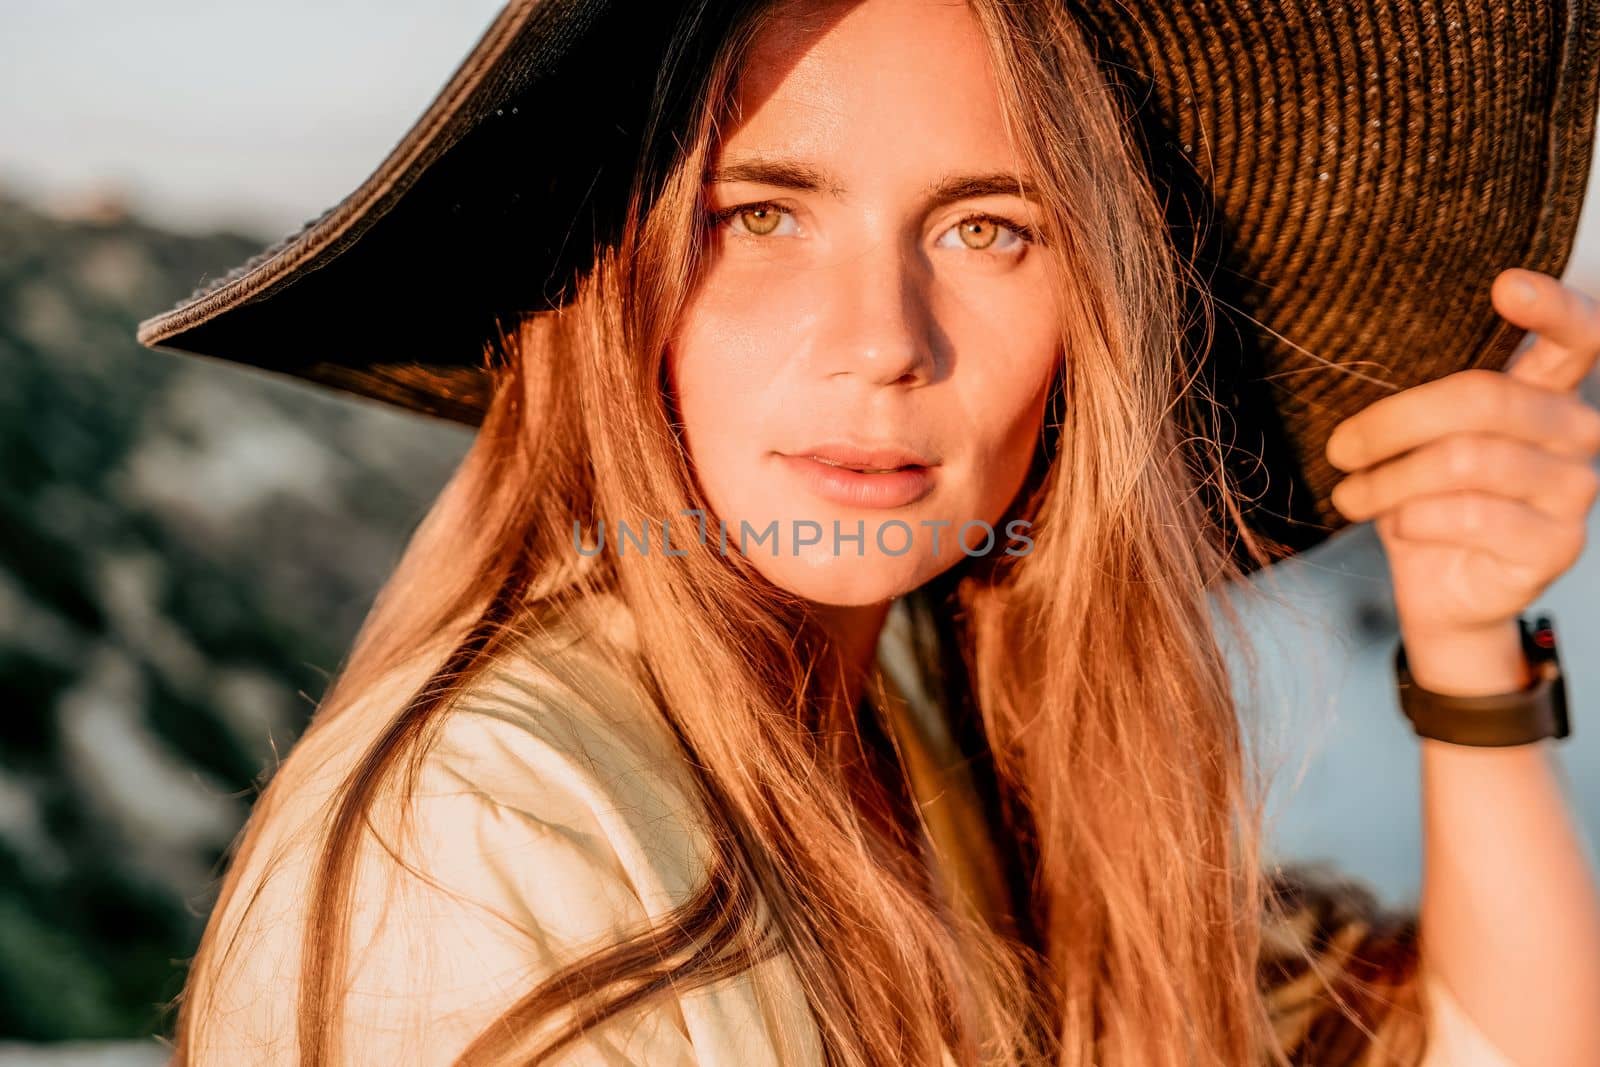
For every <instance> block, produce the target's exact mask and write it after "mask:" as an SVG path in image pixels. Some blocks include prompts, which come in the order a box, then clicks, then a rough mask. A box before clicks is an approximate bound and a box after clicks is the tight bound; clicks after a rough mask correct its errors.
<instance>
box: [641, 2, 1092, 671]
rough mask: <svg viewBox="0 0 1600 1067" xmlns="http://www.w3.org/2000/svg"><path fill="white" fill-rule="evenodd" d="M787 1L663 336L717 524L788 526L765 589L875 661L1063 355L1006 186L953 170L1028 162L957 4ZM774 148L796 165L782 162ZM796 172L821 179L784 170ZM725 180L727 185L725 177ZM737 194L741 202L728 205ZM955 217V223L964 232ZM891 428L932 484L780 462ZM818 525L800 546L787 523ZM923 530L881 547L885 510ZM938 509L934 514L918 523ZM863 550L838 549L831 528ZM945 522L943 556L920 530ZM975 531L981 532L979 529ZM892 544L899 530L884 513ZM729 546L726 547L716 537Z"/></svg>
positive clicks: (1019, 203)
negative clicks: (835, 480)
mask: <svg viewBox="0 0 1600 1067" xmlns="http://www.w3.org/2000/svg"><path fill="white" fill-rule="evenodd" d="M795 15H796V10H791V11H790V12H787V13H786V14H785V16H784V17H782V18H780V19H779V21H778V22H777V23H776V24H774V25H773V27H772V28H771V29H769V30H768V31H767V32H766V34H765V35H764V36H762V37H761V38H760V39H759V40H758V42H757V43H756V46H755V48H754V50H753V53H752V54H751V56H750V58H749V60H748V63H747V68H746V73H745V77H744V79H743V81H742V84H741V85H740V88H739V92H738V94H737V104H738V111H737V112H736V116H737V120H736V122H735V123H734V124H732V125H731V126H730V127H729V128H728V130H727V132H726V134H725V138H724V140H723V143H722V144H721V146H720V148H719V150H718V152H717V154H716V156H715V158H714V159H713V160H712V165H711V168H710V170H711V175H710V178H711V180H710V181H709V182H708V184H707V186H706V197H707V205H708V208H709V210H710V211H712V212H716V213H718V214H722V213H725V212H732V214H728V215H725V216H724V217H723V218H722V219H721V220H720V222H719V224H718V227H717V230H716V232H715V237H714V240H713V243H712V247H711V248H710V250H709V260H708V265H707V269H706V272H705V275H704V278H703V281H702V282H701V284H700V285H699V286H698V288H697V290H696V292H695V293H694V295H693V298H692V302H691V304H690V306H689V307H688V308H687V311H686V314H685V315H684V317H683V320H682V322H681V324H680V327H679V329H678V331H677V332H676V334H675V336H674V339H673V341H672V343H671V345H670V346H669V352H668V367H669V373H670V375H671V377H672V387H673V390H674V392H675V394H676V397H677V400H678V403H679V405H680V412H681V415H682V418H683V422H684V428H685V433H686V436H687V441H688V447H689V452H690V456H691V458H692V460H693V463H694V466H695V469H696V474H697V477H698V479H699V481H700V484H701V486H702V488H703V490H704V492H705V493H706V495H707V498H708V499H709V501H710V503H711V505H712V508H713V511H714V513H715V516H716V517H717V518H719V519H721V520H722V521H723V522H725V523H727V525H728V528H729V530H730V540H731V539H732V537H733V535H734V534H736V532H737V531H738V529H739V524H740V523H741V521H746V522H748V523H749V524H750V527H751V528H752V529H753V530H757V531H759V530H762V529H764V528H765V527H766V526H767V525H768V524H769V523H770V522H771V521H772V520H774V519H776V520H778V521H779V531H780V534H781V535H782V540H781V541H780V543H779V545H778V552H777V555H776V556H774V554H773V551H772V548H771V545H770V543H768V544H767V545H764V546H761V547H752V548H750V550H749V551H748V553H747V555H748V558H749V559H750V561H751V563H752V564H753V565H754V566H755V567H756V568H757V569H758V570H759V571H760V572H761V573H762V575H763V576H765V577H766V578H767V579H768V580H770V581H772V582H773V583H774V584H776V585H778V586H780V587H782V588H785V589H787V590H789V591H791V592H794V593H796V594H798V595H800V596H803V597H805V598H807V599H808V600H811V601H814V602H816V603H818V604H819V605H825V606H828V610H826V611H825V612H824V614H825V615H827V616H828V617H830V618H831V619H832V621H833V624H834V626H835V628H836V630H837V632H838V634H839V636H840V638H841V641H842V642H843V643H846V644H849V645H851V646H852V653H851V654H852V655H853V657H854V658H855V659H856V660H864V659H865V658H867V657H868V656H870V649H871V646H872V643H873V642H874V641H875V639H876V633H877V630H878V627H879V624H880V623H881V620H882V617H883V611H884V609H885V606H886V604H887V602H888V600H889V598H891V597H894V596H898V595H900V594H903V593H906V592H908V591H910V590H912V589H915V588H916V587H918V586H920V585H922V584H923V583H925V582H926V581H928V579H930V578H931V577H933V576H935V575H936V574H938V573H939V572H941V571H942V570H944V569H946V568H948V567H951V566H954V565H955V564H957V563H958V562H960V561H961V559H962V558H963V555H962V551H961V548H960V546H959V545H958V544H957V543H956V531H957V530H958V529H959V528H960V527H961V526H962V524H964V523H966V522H968V521H969V520H974V519H977V520H983V521H985V522H987V523H989V524H991V525H992V526H996V527H997V529H996V542H995V545H994V547H993V549H992V551H995V552H1000V551H1003V550H1004V549H1005V547H1006V546H1007V545H1008V544H1009V545H1011V547H1013V548H1018V549H1022V548H1025V547H1026V546H1025V545H1023V544H1021V543H1020V542H1017V541H1009V540H1008V539H1007V538H1006V533H1005V530H1004V528H1003V524H1001V522H1000V520H1001V518H1002V515H1003V513H1004V511H1005V509H1006V506H1007V505H1008V504H1009V503H1010V502H1011V500H1012V498H1013V497H1014V495H1015V494H1016V492H1017V491H1018V489H1019V488H1020V487H1021V485H1022V483H1023V480H1024V477H1025V475H1026V472H1027V469H1028V465H1029V462H1030V460H1031V458H1032V456H1033V452H1034V449H1035V446H1036V443H1037V441H1038V438H1039V433H1040V427H1041V424H1042V419H1043V415H1044V409H1045V402H1046V398H1047V396H1048V387H1049V385H1050V381H1051V377H1052V372H1053V370H1054V369H1055V367H1056V366H1057V365H1058V364H1059V361H1060V359H1061V356H1062V349H1061V343H1060V333H1059V326H1058V323H1057V318H1056V311H1055V304H1054V294H1053V291H1052V290H1053V287H1052V286H1051V284H1050V282H1049V278H1048V272H1047V270H1046V266H1047V264H1046V256H1047V255H1052V254H1054V253H1053V250H1050V249H1047V248H1046V247H1045V246H1043V245H1040V244H1036V243H1033V242H1031V241H1030V240H1029V238H1028V237H1027V236H1026V233H1025V230H1024V228H1025V227H1030V226H1034V227H1036V226H1037V224H1038V218H1039V217H1038V211H1039V209H1038V207H1037V205H1036V204H1035V203H1034V202H1032V201H1031V200H1028V199H1024V198H1023V197H1021V196H1019V195H1017V194H1016V192H1014V191H1011V192H1008V191H1006V187H1005V183H1002V187H1001V188H999V189H994V190H988V191H979V192H982V195H973V194H974V192H975V191H974V190H971V189H969V190H966V191H965V194H964V195H958V198H956V199H950V200H945V201H943V202H940V201H939V200H938V199H936V198H933V197H931V196H930V190H931V189H933V188H934V187H936V186H937V185H939V184H940V183H944V182H948V181H950V180H951V179H955V178H962V177H970V176H1005V177H1007V178H1009V186H1010V188H1011V189H1013V190H1014V189H1015V187H1016V184H1017V183H1016V180H1015V178H1016V176H1017V175H1018V174H1019V173H1021V166H1020V164H1019V162H1018V159H1017V156H1016V154H1015V153H1014V151H1013V150H1012V147H1011V145H1010V143H1009V141H1008V139H1007V137H1006V135H1005V131H1004V129H1003V126H1002V122H1001V114H1000V107H999V100H998V95H997V89H996V86H995V81H994V76H993V73H992V70H991V68H990V64H989V58H988V55H987V52H986V49H985V46H984V44H983V40H982V37H981V35H980V32H979V30H978V27H977V25H976V23H975V22H974V20H973V16H972V15H971V13H970V12H969V11H968V10H967V8H966V7H965V6H964V5H959V4H948V3H938V2H929V0H869V2H866V3H861V4H858V5H854V6H851V5H842V6H839V5H832V6H829V7H826V8H817V9H815V13H812V14H809V15H807V16H806V17H804V18H803V19H797V18H795ZM779 162H781V163H784V164H787V165H788V169H789V172H790V177H789V179H788V180H786V179H785V178H784V177H783V175H782V173H781V172H777V171H776V168H768V172H767V173H762V172H761V171H760V169H759V168H758V167H757V166H756V165H757V164H762V163H768V164H771V163H779ZM799 168H808V169H809V170H810V172H811V173H812V175H813V176H815V177H816V178H817V179H818V180H817V182H816V183H815V185H814V186H813V187H804V188H801V187H795V186H796V185H797V184H810V183H804V182H797V181H796V180H794V179H795V178H796V172H797V170H798V169H799ZM719 179H729V180H719ZM735 209H740V210H735ZM963 223H967V224H969V225H968V228H967V229H966V231H965V238H964V236H963V233H964V231H963ZM839 439H848V440H855V441H868V442H882V441H889V442H894V443H898V444H900V445H903V446H907V447H909V448H912V449H914V450H916V451H918V452H921V453H922V454H924V455H925V456H927V457H928V458H930V459H935V460H937V461H938V464H937V466H936V467H934V468H933V476H934V486H933V489H932V491H931V492H930V493H929V494H928V495H927V496H925V497H923V498H922V499H920V500H918V501H916V502H914V503H910V504H906V505H904V506H896V507H884V508H880V507H860V506H852V505H850V504H843V503H838V502H834V501H830V500H827V499H822V498H819V497H818V496H816V495H814V494H812V493H811V492H810V491H809V490H808V489H807V487H806V486H805V484H804V483H803V481H802V479H801V478H800V477H798V476H797V475H796V474H795V473H794V472H793V471H792V470H791V469H789V467H788V466H787V465H786V464H785V463H784V462H783V461H782V460H781V458H780V457H779V456H778V455H777V453H779V452H794V451H799V450H803V449H805V448H806V446H809V445H813V444H816V443H819V442H825V441H832V440H839ZM795 519H810V520H813V521H815V522H817V523H819V524H820V525H821V528H822V531H823V538H822V541H821V543H819V544H815V545H811V546H807V547H799V548H798V549H797V547H796V546H795V544H794V543H793V539H792V538H791V536H790V535H791V534H792V532H793V525H792V520H795ZM891 519H899V520H901V521H903V522H905V523H906V525H907V526H908V527H909V528H910V531H911V533H912V534H913V535H914V541H912V542H911V545H910V549H909V550H908V551H905V552H904V553H903V554H900V555H893V554H889V553H885V552H881V551H879V546H878V544H877V543H876V532H877V530H878V527H879V525H880V524H881V523H884V522H887V521H888V520H891ZM925 520H926V521H930V522H933V521H939V520H943V521H945V522H946V523H948V525H945V526H943V527H933V526H924V525H923V522H924V521H925ZM835 521H837V522H838V523H839V527H840V529H841V531H843V532H844V533H853V532H855V531H856V530H857V524H858V523H864V527H863V528H864V530H865V533H866V537H865V543H864V545H863V546H862V547H861V548H859V549H858V548H857V546H856V545H855V544H854V543H853V542H844V543H842V544H841V546H840V550H839V551H837V552H836V551H835V550H834V549H835V546H834V543H833V537H832V533H833V528H834V526H833V524H834V522H835ZM936 533H937V535H938V537H939V542H938V547H937V551H936V550H935V544H934V537H935V534H936ZM969 536H970V538H971V542H970V543H971V544H972V545H973V546H974V547H976V545H977V543H978V542H980V541H981V539H982V531H981V528H977V527H974V528H972V529H971V530H970V531H969ZM884 543H885V545H886V547H887V548H888V549H889V550H890V552H891V553H892V552H895V551H898V550H899V549H900V548H901V546H902V544H904V543H905V542H904V533H903V531H897V530H886V531H885V533H884ZM730 551H733V549H732V547H731V546H730Z"/></svg>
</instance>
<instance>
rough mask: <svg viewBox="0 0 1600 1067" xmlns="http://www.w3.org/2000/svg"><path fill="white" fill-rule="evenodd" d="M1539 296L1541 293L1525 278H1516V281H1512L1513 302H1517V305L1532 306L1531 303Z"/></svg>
mask: <svg viewBox="0 0 1600 1067" xmlns="http://www.w3.org/2000/svg"><path fill="white" fill-rule="evenodd" d="M1538 295H1539V291H1538V290H1537V289H1535V288H1534V287H1533V283H1532V282H1529V281H1528V280H1527V279H1525V278H1516V279H1513V280H1512V282H1511V298H1512V299H1513V300H1515V301H1516V302H1517V303H1519V304H1530V303H1532V302H1533V298H1534V297H1536V296H1538Z"/></svg>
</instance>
